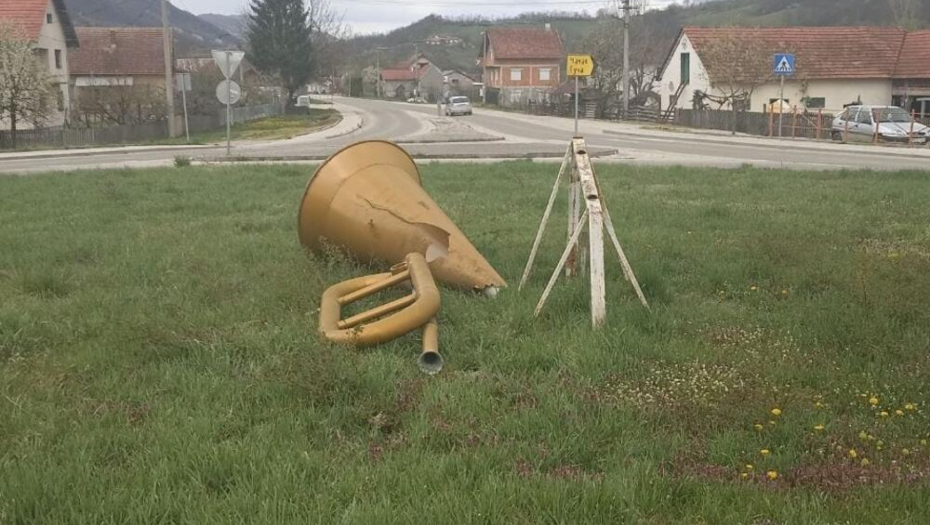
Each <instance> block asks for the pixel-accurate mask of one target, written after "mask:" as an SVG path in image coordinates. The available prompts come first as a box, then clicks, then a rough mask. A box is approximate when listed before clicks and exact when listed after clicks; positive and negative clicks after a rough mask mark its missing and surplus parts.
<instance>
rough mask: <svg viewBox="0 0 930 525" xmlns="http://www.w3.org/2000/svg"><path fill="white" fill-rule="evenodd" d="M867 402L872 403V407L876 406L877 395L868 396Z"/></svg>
mask: <svg viewBox="0 0 930 525" xmlns="http://www.w3.org/2000/svg"><path fill="white" fill-rule="evenodd" d="M869 404H870V405H872V406H873V407H874V406H878V398H877V397H871V398H869Z"/></svg>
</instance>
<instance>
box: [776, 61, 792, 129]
mask: <svg viewBox="0 0 930 525" xmlns="http://www.w3.org/2000/svg"><path fill="white" fill-rule="evenodd" d="M795 63H796V62H795V57H794V55H792V54H791V53H776V54H775V64H774V67H773V68H772V72H773V73H774V74H776V75H778V76H779V77H780V78H781V84H780V88H779V92H778V136H779V137H781V130H782V114H783V113H784V109H785V77H787V76H790V75H793V74H794V72H795Z"/></svg>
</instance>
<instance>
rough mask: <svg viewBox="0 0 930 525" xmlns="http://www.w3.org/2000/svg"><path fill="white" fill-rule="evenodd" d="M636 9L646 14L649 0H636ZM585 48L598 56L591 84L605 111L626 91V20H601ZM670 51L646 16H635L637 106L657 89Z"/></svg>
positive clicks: (632, 81) (633, 86) (633, 92)
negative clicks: (664, 57) (655, 84)
mask: <svg viewBox="0 0 930 525" xmlns="http://www.w3.org/2000/svg"><path fill="white" fill-rule="evenodd" d="M632 4H633V12H634V13H642V12H643V11H644V10H645V9H646V7H647V5H646V2H645V0H634V2H632ZM583 49H584V50H585V51H586V52H588V53H590V54H591V55H593V56H594V62H595V64H596V66H597V67H596V69H595V72H594V76H593V78H592V79H591V84H590V86H591V87H592V88H593V89H594V90H596V91H597V93H598V95H599V98H600V101H599V102H600V103H599V109H600V112H601V113H603V112H604V111H606V110H607V109H608V108H609V107H610V106H611V105H612V104H614V103H616V101H618V100H619V97H620V96H621V94H622V93H623V22H622V21H621V20H618V19H616V18H614V17H606V18H605V17H602V19H601V21H600V23H599V24H598V25H597V27H596V28H595V29H594V31H592V32H591V33H590V34H589V35H588V37H587V38H586V39H585V42H584V46H583ZM665 51H666V46H665V44H664V42H660V41H659V37H658V36H657V32H656V31H655V30H654V28H653V27H651V26H650V25H648V24H647V23H646V18H645V17H643V16H639V15H637V16H634V17H633V20H632V22H631V24H630V86H629V89H630V101H631V104H633V105H640V106H641V105H646V104H647V103H648V102H649V100H650V99H651V98H655V97H657V95H656V94H655V93H654V92H653V82H654V80H655V76H656V70H657V69H658V67H659V66H660V65H661V62H662V54H663V53H664V52H665Z"/></svg>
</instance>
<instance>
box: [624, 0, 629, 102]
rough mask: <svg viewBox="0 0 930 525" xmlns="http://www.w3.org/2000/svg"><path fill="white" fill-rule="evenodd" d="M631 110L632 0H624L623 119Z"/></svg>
mask: <svg viewBox="0 0 930 525" xmlns="http://www.w3.org/2000/svg"><path fill="white" fill-rule="evenodd" d="M629 111H630V0H623V119H624V120H626V118H627V116H628V115H629Z"/></svg>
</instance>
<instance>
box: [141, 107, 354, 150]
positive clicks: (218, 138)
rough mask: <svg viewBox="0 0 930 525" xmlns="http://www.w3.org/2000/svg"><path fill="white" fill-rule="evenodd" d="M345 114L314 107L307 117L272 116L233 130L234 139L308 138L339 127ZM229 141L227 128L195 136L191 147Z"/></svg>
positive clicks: (173, 141)
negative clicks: (321, 131)
mask: <svg viewBox="0 0 930 525" xmlns="http://www.w3.org/2000/svg"><path fill="white" fill-rule="evenodd" d="M341 119H342V115H341V114H340V113H339V112H338V111H336V110H334V109H320V108H311V109H310V110H309V111H308V112H307V113H306V114H301V115H282V116H279V117H268V118H263V119H258V120H253V121H251V122H244V123H242V124H235V125H233V126H232V128H231V129H230V134H231V135H232V140H284V139H290V138H294V137H299V136H300V135H306V134H308V133H312V132H314V131H317V130H319V129H322V128H325V127H330V126H333V125H335V124H337V123H338V122H339V121H340V120H341ZM225 141H226V128H223V129H216V130H213V131H207V132H204V133H196V134H191V142H190V143H191V144H215V143H218V142H224V143H225ZM187 143H188V142H187V139H186V138H184V137H178V138H174V139H170V140H164V141H159V142H158V144H187Z"/></svg>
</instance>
